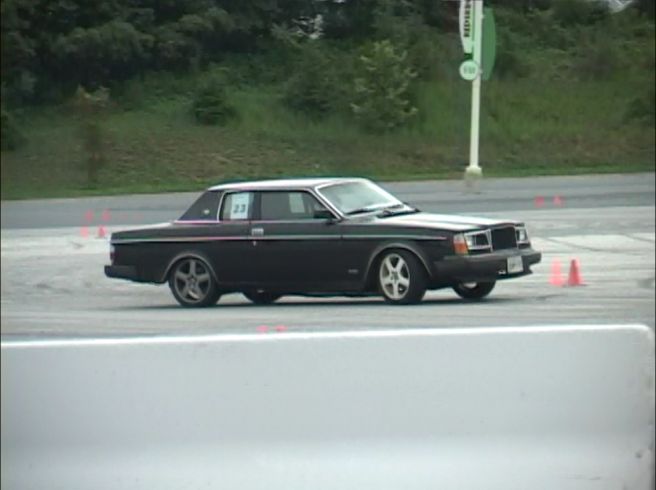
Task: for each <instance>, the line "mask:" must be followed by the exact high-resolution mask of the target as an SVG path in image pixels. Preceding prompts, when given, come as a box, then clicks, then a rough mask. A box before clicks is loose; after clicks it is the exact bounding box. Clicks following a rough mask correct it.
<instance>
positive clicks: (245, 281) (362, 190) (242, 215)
mask: <svg viewBox="0 0 656 490" xmlns="http://www.w3.org/2000/svg"><path fill="white" fill-rule="evenodd" d="M110 247H111V252H110V256H111V265H108V266H105V274H106V275H107V276H108V277H115V278H121V279H129V280H132V281H137V282H148V283H156V284H162V283H165V282H168V284H169V286H170V288H171V291H172V292H173V296H175V298H176V300H177V301H178V302H179V303H180V304H181V305H183V306H208V305H212V304H214V303H216V302H217V301H218V299H219V297H220V296H221V295H222V294H226V293H231V292H240V293H243V294H244V295H245V296H246V297H247V298H249V299H250V300H251V301H253V302H254V303H258V304H264V303H271V302H273V301H275V300H277V299H278V298H280V297H281V296H283V295H286V294H299V295H307V296H319V295H320V296H326V295H340V296H344V295H346V296H363V295H372V294H381V295H382V296H383V297H384V298H385V300H386V301H387V302H389V303H394V304H411V303H417V302H419V301H421V299H422V298H423V296H424V293H425V292H426V290H428V289H439V288H446V287H450V288H453V289H454V290H455V292H456V293H458V294H459V295H460V296H461V297H463V298H467V299H480V298H483V297H484V296H486V295H488V294H489V293H490V291H492V288H494V285H495V283H496V281H497V280H499V279H511V278H515V277H520V276H524V275H526V274H530V273H531V270H530V267H531V266H532V265H533V264H536V263H537V262H539V261H540V259H541V254H540V253H539V252H536V251H535V250H533V249H532V248H531V243H530V241H529V238H528V235H527V233H526V228H525V227H524V225H523V224H522V223H519V222H516V221H507V220H491V219H482V218H468V217H464V216H456V215H438V214H430V213H424V212H421V211H419V210H418V209H416V208H414V207H412V206H410V205H408V204H405V203H403V202H401V201H399V200H398V199H397V198H395V197H394V196H392V195H391V194H389V193H388V192H387V191H385V190H383V189H382V188H380V187H379V186H377V185H376V184H374V183H373V182H371V181H369V180H366V179H351V178H324V179H293V180H270V181H260V182H242V183H233V184H225V185H219V186H216V187H211V188H209V189H208V190H207V191H205V192H204V193H203V194H202V195H201V196H200V197H199V198H198V200H197V201H196V202H195V203H194V204H193V205H192V206H191V207H190V208H189V209H188V210H187V211H186V212H185V213H184V214H183V215H182V217H180V219H178V220H176V221H174V222H172V223H166V224H163V225H156V226H150V227H145V228H140V229H136V230H129V231H122V232H118V233H113V234H112V237H111V246H110Z"/></svg>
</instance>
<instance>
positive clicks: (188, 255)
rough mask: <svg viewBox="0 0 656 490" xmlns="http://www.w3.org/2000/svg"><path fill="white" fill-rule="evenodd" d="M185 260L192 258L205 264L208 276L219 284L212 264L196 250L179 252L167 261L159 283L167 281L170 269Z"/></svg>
mask: <svg viewBox="0 0 656 490" xmlns="http://www.w3.org/2000/svg"><path fill="white" fill-rule="evenodd" d="M186 258H193V259H197V260H200V261H202V262H203V263H204V264H205V266H206V267H207V269H208V270H209V271H210V274H212V277H213V278H214V280H215V281H216V282H217V284H218V283H219V278H218V277H217V275H216V271H215V270H214V267H213V266H212V262H211V261H210V260H209V258H208V257H207V255H205V254H204V253H202V252H198V251H196V250H187V251H184V252H180V253H179V254H177V255H176V256H175V257H173V258H172V259H171V260H170V261H169V263H168V265H167V266H166V269H164V274H162V276H161V278H160V283H165V282H166V281H167V279H168V277H169V273H170V272H171V269H172V268H173V266H174V265H175V264H176V263H177V262H179V261H180V260H182V259H186Z"/></svg>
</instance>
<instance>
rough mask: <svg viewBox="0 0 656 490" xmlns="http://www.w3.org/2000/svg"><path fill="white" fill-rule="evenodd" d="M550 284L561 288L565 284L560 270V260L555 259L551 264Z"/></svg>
mask: <svg viewBox="0 0 656 490" xmlns="http://www.w3.org/2000/svg"><path fill="white" fill-rule="evenodd" d="M549 284H551V285H552V286H559V287H560V286H563V285H564V284H565V280H564V279H563V274H562V272H561V270H560V260H558V259H554V261H553V262H552V263H551V277H549Z"/></svg>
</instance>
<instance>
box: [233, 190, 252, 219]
mask: <svg viewBox="0 0 656 490" xmlns="http://www.w3.org/2000/svg"><path fill="white" fill-rule="evenodd" d="M231 197H232V202H231V203H230V208H229V210H230V216H228V219H248V214H249V211H250V206H251V198H252V194H250V193H248V192H244V193H240V194H233V195H232V196H231Z"/></svg>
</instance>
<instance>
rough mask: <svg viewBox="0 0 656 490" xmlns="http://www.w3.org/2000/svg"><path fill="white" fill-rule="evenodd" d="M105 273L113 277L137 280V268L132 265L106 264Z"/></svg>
mask: <svg viewBox="0 0 656 490" xmlns="http://www.w3.org/2000/svg"><path fill="white" fill-rule="evenodd" d="M105 275H106V276H107V277H112V278H115V279H128V280H130V281H139V275H138V274H137V268H136V267H134V266H132V265H106V266H105Z"/></svg>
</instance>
